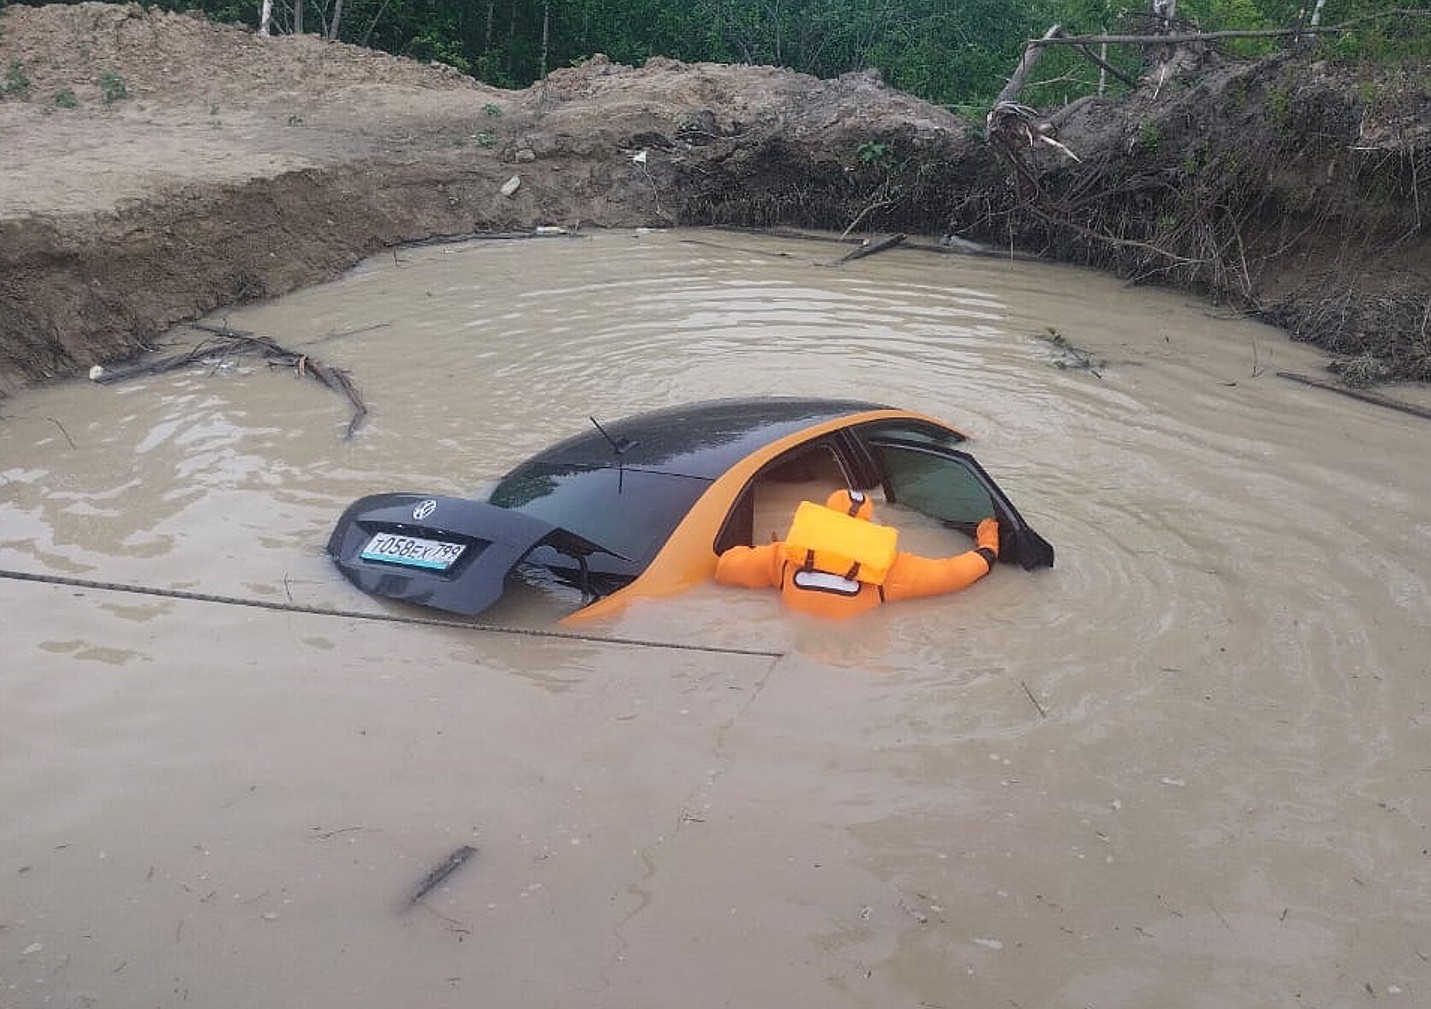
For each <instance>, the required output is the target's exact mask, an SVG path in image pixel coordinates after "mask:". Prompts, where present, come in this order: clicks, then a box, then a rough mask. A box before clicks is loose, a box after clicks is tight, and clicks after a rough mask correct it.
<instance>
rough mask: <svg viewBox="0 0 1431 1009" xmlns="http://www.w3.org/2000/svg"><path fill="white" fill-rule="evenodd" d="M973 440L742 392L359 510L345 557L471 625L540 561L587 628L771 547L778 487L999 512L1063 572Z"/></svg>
mask: <svg viewBox="0 0 1431 1009" xmlns="http://www.w3.org/2000/svg"><path fill="white" fill-rule="evenodd" d="M965 440H967V439H966V436H965V435H964V434H963V433H961V432H960V431H958V430H957V429H955V428H952V427H949V426H948V425H946V424H944V423H942V422H940V421H938V420H935V419H933V418H931V417H927V416H924V415H922V414H918V413H913V412H910V411H907V410H900V409H895V408H892V407H887V406H882V405H879V404H877V403H866V402H861V401H854V400H836V399H815V398H786V397H761V398H750V399H726V400H715V401H711V402H705V403H695V404H691V405H687V406H681V407H675V408H671V409H666V410H658V411H653V412H650V413H645V414H640V415H638V416H634V417H630V418H627V419H626V420H622V421H617V422H613V423H610V424H601V423H598V422H597V421H596V420H595V419H593V420H592V427H591V428H590V429H589V430H587V431H585V432H583V433H581V434H578V435H575V436H573V437H571V438H568V439H566V440H565V441H562V442H559V443H558V444H556V445H553V446H552V447H550V448H548V449H546V450H544V451H542V452H539V453H538V454H537V455H534V456H532V457H531V458H530V459H528V460H527V461H526V462H524V463H522V464H521V465H519V466H517V467H516V468H515V469H513V470H512V471H511V472H510V473H508V474H507V475H506V476H504V477H503V478H502V479H501V480H500V481H498V482H497V484H496V485H495V487H494V488H493V489H492V491H491V493H490V494H489V495H488V496H487V497H486V499H485V500H480V501H479V500H472V499H467V498H456V497H448V496H443V495H437V494H411V493H395V494H378V495H373V496H371V497H365V498H362V499H360V500H358V501H355V502H354V503H353V504H352V505H350V506H349V507H348V508H347V510H346V511H344V513H343V515H342V517H341V518H340V519H339V521H338V524H337V526H336V528H335V529H334V530H333V533H332V536H331V537H330V538H329V542H328V553H329V554H330V555H331V556H332V557H333V559H334V561H335V562H336V563H337V565H338V567H339V568H340V569H341V570H342V572H343V574H344V575H346V576H347V577H348V578H349V579H350V580H351V581H353V583H354V584H356V585H357V586H358V587H359V588H361V589H362V590H363V591H365V592H368V593H371V594H374V595H379V596H385V597H389V598H393V599H399V600H403V601H406V602H411V603H417V604H420V605H424V606H431V607H435V608H437V609H442V610H447V611H450V612H454V613H461V614H464V615H469V616H470V615H475V614H477V613H480V612H482V611H483V610H485V609H487V608H488V607H489V606H491V605H492V604H493V603H495V602H496V601H497V599H498V598H500V596H501V594H502V590H503V586H504V585H505V583H506V580H507V577H508V575H509V574H510V573H511V572H512V570H513V569H514V568H516V567H517V566H518V565H519V564H524V563H525V564H533V565H538V566H540V567H544V568H547V569H549V570H550V571H552V572H553V573H554V574H556V575H557V577H559V578H561V579H562V580H564V581H567V582H569V583H571V584H573V585H576V586H578V587H579V588H581V589H582V592H583V598H584V599H585V600H587V605H585V606H583V608H582V609H580V610H579V611H578V612H577V614H573V616H574V617H575V616H596V615H601V614H606V613H610V612H613V611H615V610H616V609H619V608H620V607H621V606H622V605H624V604H625V603H626V602H627V601H629V600H630V599H632V598H635V597H638V596H653V595H665V594H669V593H671V592H675V591H679V590H680V589H682V588H685V587H688V586H690V585H692V584H695V583H697V582H700V581H704V580H706V579H709V578H710V577H711V575H712V574H713V572H714V570H715V563H716V558H717V556H718V555H719V554H720V553H721V552H722V551H723V550H725V549H727V548H729V547H731V546H735V545H737V544H750V543H752V542H753V541H754V539H755V516H756V514H757V507H758V504H759V502H760V500H761V497H762V494H765V493H767V492H768V490H769V488H772V487H780V486H785V485H795V486H798V487H800V488H807V487H809V488H821V487H823V488H826V489H829V490H833V489H836V488H837V487H840V486H847V487H851V488H855V489H859V490H864V491H873V492H879V493H882V495H883V498H884V501H885V502H886V503H889V504H895V505H899V506H902V507H904V508H909V509H912V510H913V511H915V512H919V513H922V514H923V515H925V516H928V517H929V518H931V519H933V520H935V521H937V522H939V523H941V524H943V525H945V526H948V527H951V528H955V529H959V530H961V531H963V532H966V533H971V532H972V531H973V529H974V527H975V525H977V523H978V522H979V520H980V519H981V518H984V517H986V516H988V515H994V516H996V517H997V518H998V520H999V534H1000V551H999V559H1000V561H1002V562H1004V563H1011V564H1019V565H1021V566H1022V567H1024V568H1026V569H1031V568H1037V567H1049V566H1052V564H1053V548H1052V547H1051V546H1050V545H1049V544H1048V542H1047V541H1046V540H1044V539H1043V537H1041V536H1039V535H1038V533H1036V532H1034V531H1033V529H1031V528H1030V527H1029V526H1028V524H1027V523H1026V522H1025V521H1024V520H1023V518H1022V517H1021V516H1020V515H1019V513H1018V511H1017V510H1016V509H1015V508H1014V506H1013V504H1012V503H1011V502H1010V501H1009V500H1008V498H1007V497H1006V496H1005V495H1004V493H1003V491H1001V490H1000V489H999V488H998V486H997V485H996V484H995V483H994V481H993V479H992V478H991V477H990V476H989V475H988V474H987V473H985V472H984V470H983V468H982V467H980V466H979V464H978V463H977V462H976V461H975V460H974V458H973V457H972V456H971V455H969V454H968V453H967V452H964V451H962V450H960V449H959V448H958V447H957V446H958V445H959V444H960V443H962V442H964V441H965ZM812 493H814V491H813V490H812ZM819 500H823V497H820V498H819Z"/></svg>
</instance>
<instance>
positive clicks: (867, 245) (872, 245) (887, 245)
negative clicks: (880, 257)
mask: <svg viewBox="0 0 1431 1009" xmlns="http://www.w3.org/2000/svg"><path fill="white" fill-rule="evenodd" d="M904 239H905V236H904V235H887V236H885V237H884V238H881V239H880V240H879V241H877V242H862V243H860V245H858V246H857V247H855V248H853V249H851V250H850V251H849V252H847V253H845V254H844V255H843V256H841V257H840V258H839V259H838V260H836V262H839V263H848V262H850V261H851V260H855V259H863V258H864V257H865V256H873V255H874V254H875V253H876V252H883V251H884V250H885V249H893V248H894V247H895V246H896V245H898V244H899V243H900V242H903V241H904Z"/></svg>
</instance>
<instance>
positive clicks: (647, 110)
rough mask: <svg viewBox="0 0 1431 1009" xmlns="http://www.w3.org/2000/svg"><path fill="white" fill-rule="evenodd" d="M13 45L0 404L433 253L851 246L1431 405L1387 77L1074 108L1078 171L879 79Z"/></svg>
mask: <svg viewBox="0 0 1431 1009" xmlns="http://www.w3.org/2000/svg"><path fill="white" fill-rule="evenodd" d="M0 27H3V32H0V61H3V62H6V63H9V62H10V61H12V60H19V61H20V66H21V67H22V68H23V73H24V74H25V75H26V76H25V80H26V89H25V93H24V94H23V95H19V94H9V95H7V96H6V100H4V101H0V126H3V127H4V129H5V132H6V134H7V137H14V138H15V141H16V142H15V143H13V144H7V145H6V146H7V150H6V151H5V152H3V153H0V169H3V171H0V179H5V180H7V181H5V182H3V183H0V394H4V393H6V392H13V391H15V390H17V389H19V388H23V387H24V386H26V385H29V384H33V383H36V382H45V381H49V380H53V379H59V378H64V377H69V376H73V375H76V374H82V373H83V372H84V371H85V370H87V369H88V368H89V367H90V366H91V365H94V364H109V363H112V362H115V361H118V360H122V359H124V358H127V357H130V356H132V355H134V354H136V353H139V352H142V351H143V350H144V349H145V348H147V347H149V346H151V345H152V342H153V341H154V339H155V338H156V336H157V335H158V334H160V333H162V332H163V331H164V330H165V329H167V328H168V327H170V326H171V325H173V324H174V323H176V322H179V321H183V320H186V319H192V318H196V317H198V316H200V315H203V314H205V313H208V312H211V311H213V310H214V309H216V308H219V307H221V306H224V305H228V304H237V303H243V302H247V301H253V300H256V299H263V298H268V297H273V296H277V295H280V294H283V293H286V292H289V291H292V290H295V289H297V288H300V287H304V286H308V285H311V284H314V283H318V282H321V281H323V280H326V279H330V278H332V277H334V276H336V275H338V274H340V273H341V272H342V271H344V270H346V269H348V268H349V267H351V266H353V265H354V264H356V263H357V262H359V261H361V260H362V259H364V258H366V257H368V256H371V255H373V254H374V253H377V252H380V251H382V250H383V249H387V248H392V247H395V246H399V245H402V244H405V243H409V242H414V241H420V240H425V239H430V238H434V237H439V236H446V235H460V234H470V233H473V232H481V231H486V230H492V231H523V230H531V229H535V228H537V227H539V226H560V227H564V228H568V229H591V228H614V227H635V226H652V227H661V226H676V225H681V226H690V225H704V224H725V225H738V226H742V227H756V228H768V227H774V226H795V227H805V228H817V229H828V230H833V231H836V232H840V231H844V230H845V229H847V228H849V227H850V226H851V224H852V223H853V222H858V228H857V229H856V230H853V231H852V232H851V234H852V236H853V237H855V238H858V237H862V236H866V235H877V234H881V233H888V232H892V231H900V232H908V233H911V234H918V235H923V236H928V237H929V238H930V239H931V240H938V239H939V238H941V237H943V236H948V235H957V236H959V237H960V238H962V239H965V240H970V241H974V242H979V243H985V244H987V245H989V246H992V247H995V248H1004V249H1009V248H1017V249H1019V250H1022V251H1024V252H1026V253H1029V254H1034V255H1039V256H1043V257H1046V258H1050V259H1056V260H1062V261H1071V262H1077V263H1081V264H1083V265H1088V266H1092V267H1095V268H1099V269H1104V270H1109V271H1112V272H1114V273H1115V274H1117V275H1119V276H1122V277H1126V278H1129V279H1130V280H1136V281H1139V282H1152V283H1163V284H1170V285H1174V286H1179V287H1184V288H1187V289H1189V290H1192V291H1195V292H1197V293H1199V294H1201V295H1204V296H1207V297H1209V298H1211V299H1212V300H1214V301H1217V302H1222V303H1225V304H1226V305H1228V306H1229V308H1230V309H1231V310H1235V311H1243V312H1247V313H1249V314H1252V315H1255V316H1257V317H1259V318H1262V319H1264V320H1266V321H1270V322H1272V323H1274V324H1276V325H1279V326H1282V327H1283V328H1285V329H1286V330H1287V331H1288V332H1289V334H1290V335H1291V336H1292V337H1293V338H1294V339H1298V340H1305V341H1308V342H1311V343H1314V344H1317V345H1318V346H1321V347H1324V348H1325V349H1326V350H1327V351H1328V353H1329V354H1330V355H1332V356H1333V358H1334V361H1333V364H1334V365H1340V366H1341V367H1342V369H1343V371H1344V374H1346V375H1348V376H1352V375H1353V368H1359V369H1360V371H1358V372H1356V374H1355V376H1354V377H1359V378H1362V379H1366V380H1372V381H1375V380H1379V379H1384V378H1398V379H1412V380H1426V379H1428V378H1431V334H1428V312H1427V305H1428V304H1431V238H1428V234H1427V231H1428V229H1427V225H1426V222H1425V219H1424V215H1423V214H1422V212H1421V210H1420V201H1419V200H1418V198H1417V197H1418V192H1419V190H1418V188H1417V180H1418V179H1420V178H1422V177H1427V176H1428V175H1431V145H1428V144H1427V143H1426V139H1427V137H1428V136H1431V114H1428V109H1431V96H1428V93H1427V90H1426V89H1425V87H1424V85H1422V84H1419V83H1417V82H1416V81H1415V79H1414V78H1408V79H1406V80H1401V79H1399V78H1397V77H1396V75H1395V74H1389V75H1388V77H1387V80H1386V81H1384V82H1382V90H1381V91H1379V92H1377V96H1378V97H1377V100H1376V101H1375V102H1374V103H1370V102H1365V101H1360V100H1359V99H1358V98H1357V97H1356V96H1357V95H1358V94H1359V93H1365V85H1364V82H1363V83H1362V84H1361V85H1360V86H1361V87H1362V91H1361V92H1358V90H1357V89H1358V87H1359V83H1358V82H1357V81H1356V80H1353V79H1347V78H1345V77H1343V76H1340V75H1338V74H1337V73H1335V72H1333V71H1332V70H1331V69H1330V68H1328V67H1326V66H1325V65H1324V64H1318V63H1312V62H1308V61H1305V60H1303V61H1300V62H1299V61H1297V60H1293V59H1291V58H1285V59H1275V60H1270V61H1265V62H1264V63H1261V64H1219V65H1215V66H1209V67H1206V68H1204V69H1203V70H1202V72H1201V75H1200V76H1199V77H1197V78H1195V79H1194V80H1195V83H1194V82H1191V81H1190V82H1189V84H1188V86H1187V87H1184V88H1181V89H1169V90H1168V92H1167V93H1159V94H1156V95H1155V94H1152V93H1149V94H1142V93H1135V94H1134V95H1133V96H1131V97H1130V98H1128V99H1124V100H1121V101H1119V102H1116V103H1111V102H1107V103H1099V102H1089V103H1082V104H1080V105H1079V106H1078V107H1077V108H1073V109H1070V110H1064V114H1062V115H1061V118H1060V127H1061V131H1062V132H1061V134H1060V135H1061V137H1062V139H1063V142H1064V143H1065V144H1066V145H1067V146H1068V147H1069V148H1070V149H1072V150H1074V151H1077V152H1079V155H1080V161H1079V162H1078V163H1074V162H1072V161H1070V160H1068V159H1066V158H1064V157H1063V156H1062V155H1060V154H1059V153H1058V152H1055V151H1052V150H1040V151H1037V152H1017V151H1015V152H1009V151H1000V150H999V149H998V148H997V146H996V145H994V144H991V143H989V142H987V141H986V139H985V138H984V137H982V136H981V135H980V126H979V124H971V123H968V122H965V121H963V120H960V119H958V118H957V117H955V116H953V115H952V114H950V113H948V112H946V111H945V110H942V109H938V108H935V107H932V106H929V105H927V104H925V103H922V102H918V101H917V100H915V99H912V98H910V97H908V96H906V95H902V94H900V93H898V92H894V91H892V90H891V89H889V88H887V87H885V86H884V85H883V83H882V82H881V81H880V80H879V79H878V76H877V75H874V74H863V75H848V76H846V77H845V78H841V79H839V80H836V81H819V80H815V79H813V78H809V77H805V76H803V75H800V74H796V73H793V72H789V71H784V70H777V69H772V68H760V67H729V66H713V65H686V64H681V63H677V62H675V61H669V60H652V61H651V62H650V63H648V65H647V66H646V67H643V68H629V67H621V66H616V65H613V64H610V63H609V62H606V61H604V60H602V59H596V60H593V61H591V62H589V63H588V64H585V65H583V66H582V67H577V68H570V69H564V70H560V71H557V72H555V73H553V74H552V75H551V76H550V77H549V78H548V80H546V81H544V82H542V83H541V84H540V85H537V86H534V87H533V88H530V89H527V90H526V91H521V92H506V91H500V90H498V89H493V88H488V87H486V86H483V85H480V84H477V83H476V82H473V81H471V80H469V79H467V78H464V77H462V76H461V75H458V74H454V73H452V72H451V71H449V70H446V69H445V68H440V67H435V66H428V65H422V64H416V63H411V62H409V61H403V60H399V59H396V58H394V57H389V56H386V55H383V54H377V53H372V52H369V51H365V50H360V49H357V48H355V47H350V46H343V45H341V44H325V43H322V42H321V41H319V40H317V39H313V38H309V37H303V38H291V37H290V38H275V39H265V40H258V39H255V38H254V37H253V36H251V35H249V34H247V33H245V32H243V31H241V30H239V29H237V28H232V27H228V26H220V25H211V24H208V23H207V22H203V21H201V20H196V19H194V18H191V17H185V16H181V15H174V14H167V13H162V12H157V11H151V12H144V11H142V10H140V9H139V8H137V7H129V8H123V7H115V6H111V5H104V4H80V5H77V6H74V7H46V8H10V9H8V10H6V11H5V12H4V15H3V18H0ZM96 68H101V69H103V70H104V72H105V73H107V74H109V75H112V76H110V77H108V78H106V79H107V80H109V81H110V82H111V83H112V82H113V81H114V80H116V79H118V80H121V81H123V82H124V85H125V90H126V94H125V96H124V97H123V98H122V99H118V100H111V96H110V95H109V94H108V93H105V92H102V91H101V90H100V89H99V87H98V85H97V84H96V76H95V73H96ZM1294 84H1295V86H1296V90H1295V92H1293V91H1292V90H1290V89H1291V88H1292V86H1293V85H1294ZM65 93H68V94H69V95H71V96H72V97H73V98H74V99H75V102H76V106H75V107H64V108H61V107H57V106H56V101H57V97H56V96H59V95H62V94H65ZM1293 94H1294V95H1295V101H1296V103H1297V104H1296V107H1295V108H1294V109H1292V110H1291V111H1290V112H1287V113H1285V114H1284V116H1283V118H1282V119H1277V117H1276V116H1274V115H1272V114H1271V112H1269V109H1270V110H1274V111H1275V110H1280V109H1282V108H1283V105H1284V104H1285V103H1286V102H1287V101H1288V100H1289V99H1288V98H1287V95H1293ZM1359 101H1360V104H1358V103H1359ZM1373 105H1374V107H1373ZM1150 138H1151V139H1150ZM1177 172H1181V173H1183V174H1182V177H1179V178H1173V175H1176V173H1177ZM1170 173H1172V174H1170ZM513 180H516V181H515V183H514V182H513ZM1254 182H1255V185H1254V184H1253V183H1254ZM514 184H515V185H516V188H515V190H513V189H512V188H511V187H512V186H513V185H514Z"/></svg>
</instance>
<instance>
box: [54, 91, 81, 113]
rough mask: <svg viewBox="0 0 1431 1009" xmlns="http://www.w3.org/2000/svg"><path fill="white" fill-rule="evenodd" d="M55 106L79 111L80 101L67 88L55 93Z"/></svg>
mask: <svg viewBox="0 0 1431 1009" xmlns="http://www.w3.org/2000/svg"><path fill="white" fill-rule="evenodd" d="M55 106H56V107H57V108H61V109H77V108H79V99H78V98H76V97H75V93H74V92H73V91H71V90H70V89H69V88H65V89H63V90H62V91H56V92H55Z"/></svg>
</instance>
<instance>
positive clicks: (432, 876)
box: [407, 844, 477, 907]
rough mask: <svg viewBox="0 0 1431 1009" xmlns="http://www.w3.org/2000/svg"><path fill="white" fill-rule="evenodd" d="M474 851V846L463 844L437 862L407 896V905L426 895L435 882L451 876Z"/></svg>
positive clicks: (435, 885) (434, 886)
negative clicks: (410, 894)
mask: <svg viewBox="0 0 1431 1009" xmlns="http://www.w3.org/2000/svg"><path fill="white" fill-rule="evenodd" d="M476 853H477V849H476V848H474V847H472V846H471V845H470V844H464V845H463V846H462V847H460V848H458V849H457V850H456V851H454V852H453V853H452V854H450V855H448V856H447V858H446V859H445V860H444V861H442V862H441V863H439V864H438V865H437V866H436V867H434V868H433V870H432V871H431V872H429V873H428V874H427V875H426V876H424V877H423V878H422V882H421V883H419V884H418V886H417V889H416V890H414V891H413V892H412V896H411V897H409V898H408V901H407V903H408V906H409V907H411V906H412V905H413V904H416V903H417V902H418V901H420V900H422V898H424V897H426V896H427V895H428V894H429V893H431V892H432V891H433V890H434V889H435V888H436V887H437V884H439V883H441V882H442V881H443V880H444V879H446V878H447V877H448V876H451V875H452V874H453V873H454V872H456V871H457V870H458V869H459V868H461V866H462V863H463V862H465V861H467V860H468V859H469V858H471V857H472V856H473V855H475V854H476Z"/></svg>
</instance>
